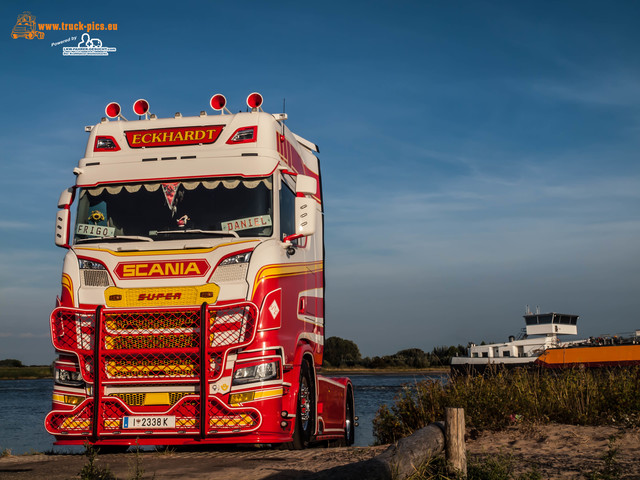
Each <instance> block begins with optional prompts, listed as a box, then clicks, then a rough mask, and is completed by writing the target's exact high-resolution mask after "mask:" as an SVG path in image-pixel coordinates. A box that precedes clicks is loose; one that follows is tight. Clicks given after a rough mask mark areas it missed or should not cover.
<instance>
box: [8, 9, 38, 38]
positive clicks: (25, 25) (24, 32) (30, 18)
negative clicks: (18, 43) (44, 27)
mask: <svg viewBox="0 0 640 480" xmlns="http://www.w3.org/2000/svg"><path fill="white" fill-rule="evenodd" d="M21 37H22V38H28V39H29V40H32V39H34V38H39V39H40V40H42V39H43V38H44V32H41V31H40V30H38V29H37V27H36V16H35V15H32V14H31V12H22V13H21V14H20V15H18V21H17V22H16V24H15V25H14V27H13V30H11V38H13V39H16V38H21Z"/></svg>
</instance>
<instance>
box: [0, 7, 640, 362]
mask: <svg viewBox="0 0 640 480" xmlns="http://www.w3.org/2000/svg"><path fill="white" fill-rule="evenodd" d="M307 3H309V2H270V1H267V2H260V1H245V2H230V1H215V2H181V3H179V4H176V2H169V1H154V2H150V1H141V2H117V1H116V2H109V3H96V2H64V3H62V2H50V1H32V2H23V1H10V2H3V3H2V4H1V5H0V22H1V23H0V24H1V25H3V27H2V28H4V31H5V34H4V35H0V55H1V58H2V63H3V65H5V67H4V68H3V69H2V71H1V72H0V91H1V92H2V94H1V97H0V98H1V99H2V102H1V105H2V110H3V115H2V117H0V140H1V142H2V149H1V150H0V187H1V190H0V192H1V194H0V245H1V246H2V248H1V249H0V358H7V357H11V358H19V359H21V360H22V361H24V362H25V363H49V362H50V361H51V360H52V359H53V349H52V347H51V346H50V341H49V331H48V315H49V313H50V310H51V309H52V307H53V305H54V301H55V297H56V295H58V294H59V290H60V272H61V267H62V258H63V255H64V252H63V250H61V249H57V248H56V247H54V246H53V220H54V215H55V211H56V201H57V198H58V195H59V193H60V191H61V190H62V189H63V188H65V187H66V186H69V185H70V184H72V183H73V181H74V177H73V175H72V173H71V171H72V169H73V167H74V166H75V165H76V164H77V161H78V160H79V158H80V157H81V156H82V155H83V153H84V148H85V145H86V133H85V132H84V128H83V127H84V126H85V125H90V124H93V123H96V122H98V121H99V120H100V117H102V116H103V115H104V113H103V112H104V106H105V105H106V104H107V103H108V102H110V101H118V102H119V103H120V104H121V105H122V106H123V109H124V114H125V116H127V114H129V115H130V116H131V117H133V114H132V113H129V110H130V105H131V104H132V103H133V101H134V100H136V99H137V98H140V97H143V98H146V99H147V100H149V102H150V104H151V108H152V111H153V112H155V113H156V114H158V115H159V116H162V117H165V116H172V115H173V114H174V113H175V112H176V111H180V112H182V113H183V114H184V115H194V114H197V113H198V112H200V110H203V109H207V108H208V107H207V106H208V100H209V97H210V96H211V95H212V94H213V93H217V92H220V93H223V94H225V96H226V97H227V100H228V102H229V106H230V108H231V109H232V110H234V109H236V110H239V109H241V108H243V107H244V99H245V98H246V96H247V94H248V93H250V92H252V91H259V92H261V93H262V94H263V96H264V97H265V103H264V108H265V110H267V111H270V112H274V113H277V112H279V111H281V109H282V101H283V98H286V105H287V106H286V110H287V113H288V115H289V122H288V124H289V126H290V128H291V129H292V130H294V131H295V132H296V133H299V134H300V135H302V136H304V137H306V138H308V139H310V140H312V141H314V142H316V143H317V144H318V145H320V148H321V155H320V158H321V162H322V166H323V174H324V190H325V202H326V204H325V209H326V229H327V238H326V242H327V245H326V247H327V264H326V269H327V290H326V296H327V319H326V321H327V335H329V336H331V335H337V336H341V337H344V338H349V339H351V340H354V341H355V342H356V343H357V344H358V345H359V346H360V349H361V351H362V353H363V354H364V355H369V356H372V355H383V354H391V353H395V352H396V351H398V350H400V349H402V348H410V347H419V348H422V349H424V350H430V349H431V348H433V347H434V346H436V345H449V344H458V343H461V344H466V343H467V342H468V341H476V342H479V341H481V340H487V341H490V340H494V341H499V340H504V339H506V337H507V336H508V335H509V334H513V333H517V332H518V331H519V330H520V328H521V327H522V326H523V321H522V318H521V315H522V314H523V313H524V306H525V305H526V304H529V305H531V306H532V308H534V307H535V306H536V305H540V308H541V309H542V310H543V311H560V312H564V313H574V314H578V315H580V316H581V321H580V324H579V332H580V335H581V336H589V335H597V334H602V333H620V332H629V331H634V330H635V329H636V328H640V316H639V315H638V313H637V311H638V308H637V305H636V304H637V303H638V302H637V299H638V297H639V295H638V292H640V242H639V241H638V240H639V239H640V208H639V207H640V162H638V157H639V153H638V152H640V148H639V147H640V109H639V107H640V80H639V79H640V55H638V53H639V52H640V47H639V45H640V38H639V37H640V30H639V29H638V28H637V25H638V18H639V17H640V4H638V3H637V2H631V1H628V2H624V1H620V2H616V3H613V4H612V3H609V2H593V1H565V2H556V1H522V2H512V1H459V2H442V1H399V2H391V1H387V2H381V1H368V2H335V1H325V2H315V3H313V4H310V3H309V4H307ZM24 10H30V11H31V12H32V13H34V14H35V15H36V16H37V21H38V22H39V23H41V22H43V23H54V22H65V23H75V22H78V21H82V22H84V23H88V22H91V21H95V22H100V23H105V24H106V23H117V24H118V30H117V31H115V32H106V31H105V32H100V34H97V33H96V34H95V36H98V37H99V38H100V39H101V40H102V42H103V45H104V46H109V47H115V48H116V49H117V51H116V52H115V53H112V54H111V55H110V56H109V57H103V58H88V57H63V56H62V47H63V46H65V45H59V46H51V43H52V42H59V41H61V40H65V39H66V38H68V37H69V36H70V35H71V34H81V33H82V32H69V33H67V32H47V33H46V36H45V39H44V40H26V39H17V40H13V39H11V38H10V35H9V34H10V31H11V28H12V27H13V25H14V23H15V19H16V16H17V15H18V14H19V13H21V12H22V11H24ZM66 45H67V46H69V45H72V44H70V43H68V44H66Z"/></svg>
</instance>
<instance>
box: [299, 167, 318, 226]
mask: <svg viewBox="0 0 640 480" xmlns="http://www.w3.org/2000/svg"><path fill="white" fill-rule="evenodd" d="M307 178H310V177H307ZM314 182H315V180H314ZM295 208H296V234H297V235H301V236H303V237H306V236H308V235H313V234H314V233H315V232H316V201H315V200H314V199H313V198H305V197H296V201H295Z"/></svg>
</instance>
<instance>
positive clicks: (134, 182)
mask: <svg viewBox="0 0 640 480" xmlns="http://www.w3.org/2000/svg"><path fill="white" fill-rule="evenodd" d="M262 101H263V100H262V96H261V95H260V94H257V93H252V94H251V95H249V96H248V97H247V106H248V108H247V111H246V112H242V113H237V114H231V113H230V112H229V110H228V109H227V108H226V98H225V97H224V96H223V95H220V94H217V95H214V96H213V97H211V99H210V105H211V107H212V108H213V110H214V113H213V114H207V113H206V112H205V111H203V112H201V113H200V114H199V115H196V116H190V117H188V116H184V117H183V116H182V115H181V114H180V113H176V114H175V116H174V117H173V118H164V119H161V118H158V117H157V116H156V115H153V114H151V113H150V112H149V103H148V102H147V101H146V100H144V99H140V100H138V101H136V102H135V103H134V113H135V114H136V115H137V116H138V119H137V120H131V121H127V120H126V119H125V118H124V116H123V115H122V113H121V108H120V106H119V105H118V104H117V103H110V104H109V105H107V107H106V109H105V113H106V117H105V118H103V119H102V120H101V121H100V123H98V124H97V125H94V126H90V127H85V130H86V131H87V132H88V133H89V141H88V143H87V148H86V151H85V154H84V157H83V158H82V159H81V160H80V162H79V164H78V166H77V168H75V169H74V171H73V173H74V174H75V176H76V182H75V185H74V186H73V187H71V188H68V189H66V190H64V191H63V193H62V195H61V196H60V200H59V204H58V208H59V210H58V212H57V218H56V227H55V228H56V231H55V242H56V245H58V246H60V247H63V248H65V249H66V251H67V253H66V255H65V257H64V263H63V272H62V290H61V294H60V296H59V297H58V299H57V305H56V308H55V309H54V310H53V312H52V314H51V318H50V329H51V338H52V342H53V346H54V348H55V351H56V354H57V359H56V361H55V380H54V381H55V386H54V391H53V408H52V410H51V412H50V413H49V414H48V415H47V417H46V419H45V427H46V429H47V431H48V432H49V433H51V434H52V435H55V438H56V444H58V445H74V444H75V445H79V444H83V443H85V442H89V443H93V444H96V445H114V446H116V445H123V446H126V445H133V444H139V445H171V444H174V445H194V444H219V443H233V444H239V443H268V444H285V445H288V446H290V447H293V448H303V447H304V446H306V445H308V444H310V443H313V442H319V441H324V440H327V441H338V442H343V443H346V444H352V443H353V441H354V430H353V427H354V425H355V423H354V420H355V417H354V413H355V412H354V398H353V386H352V384H351V382H350V380H349V379H348V378H329V377H325V376H322V375H321V374H320V370H321V366H322V356H323V345H324V246H323V207H322V188H321V187H322V183H321V176H320V164H319V160H318V157H317V153H318V152H319V149H318V147H317V146H316V145H315V144H314V143H312V142H310V141H308V140H305V139H304V138H302V137H300V136H298V135H296V134H294V133H292V132H291V131H290V130H289V129H288V128H287V126H286V125H285V120H286V115H285V114H273V115H272V114H269V113H266V112H264V111H263V110H262V107H261V105H262ZM72 212H75V214H74V213H72Z"/></svg>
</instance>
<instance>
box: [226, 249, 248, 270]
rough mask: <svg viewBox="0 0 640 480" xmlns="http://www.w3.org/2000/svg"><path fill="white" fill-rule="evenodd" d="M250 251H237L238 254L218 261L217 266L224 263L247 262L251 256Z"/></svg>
mask: <svg viewBox="0 0 640 480" xmlns="http://www.w3.org/2000/svg"><path fill="white" fill-rule="evenodd" d="M251 253H252V252H244V253H239V254H238V255H233V256H232V257H228V258H225V259H224V260H223V261H221V262H220V265H218V266H219V267H224V266H225V265H236V264H238V263H248V262H249V259H250V258H251Z"/></svg>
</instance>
